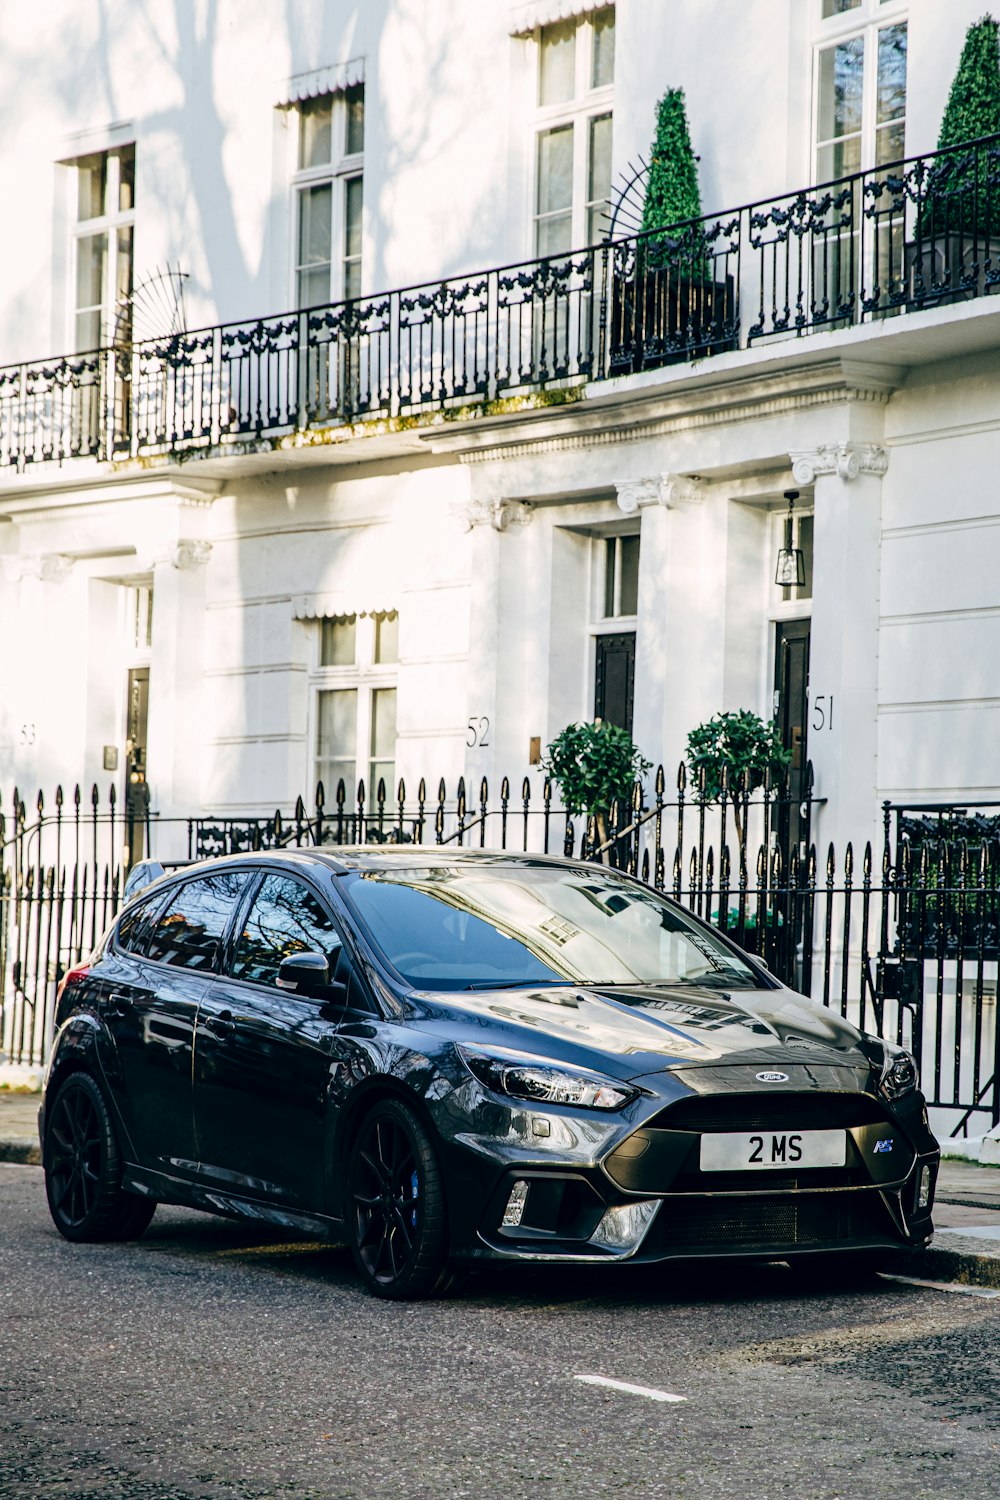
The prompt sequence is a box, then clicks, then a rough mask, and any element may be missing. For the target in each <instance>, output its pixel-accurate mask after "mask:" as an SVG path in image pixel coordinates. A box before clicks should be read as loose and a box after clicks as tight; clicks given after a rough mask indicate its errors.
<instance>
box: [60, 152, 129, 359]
mask: <svg viewBox="0 0 1000 1500" xmlns="http://www.w3.org/2000/svg"><path fill="white" fill-rule="evenodd" d="M72 165H73V167H74V169H75V173H76V218H75V223H74V235H73V239H74V245H73V250H74V278H75V295H74V302H73V309H74V326H73V342H74V347H75V348H76V349H77V350H79V351H80V352H81V353H83V352H84V351H87V350H90V349H98V348H101V347H103V346H105V345H107V344H110V343H115V344H117V345H119V346H120V345H123V344H128V343H130V342H131V337H132V322H131V297H132V283H133V268H134V260H133V237H134V222H135V146H134V145H132V146H120V147H118V148H117V149H116V150H114V151H101V152H97V153H95V154H94V155H93V156H82V157H80V158H79V159H78V160H77V161H75V162H73V164H72Z"/></svg>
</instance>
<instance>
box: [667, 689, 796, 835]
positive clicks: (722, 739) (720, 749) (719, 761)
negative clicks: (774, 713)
mask: <svg viewBox="0 0 1000 1500" xmlns="http://www.w3.org/2000/svg"><path fill="white" fill-rule="evenodd" d="M791 759H792V753H791V751H790V750H786V748H785V746H784V745H783V744H782V742H781V735H780V733H779V730H778V726H777V724H776V723H775V721H774V720H773V719H772V720H771V721H770V723H765V722H764V720H763V719H762V718H760V716H759V715H758V714H755V713H754V712H753V711H752V710H751V709H748V708H737V709H733V710H731V711H730V712H728V713H721V714H715V715H713V717H712V718H711V719H708V720H707V721H706V722H705V723H704V724H699V725H698V726H697V727H696V728H695V729H692V730H691V733H690V734H689V735H688V738H687V763H688V767H689V768H690V771H691V775H692V777H693V778H694V781H695V785H696V786H697V787H698V788H699V790H700V795H701V796H702V797H703V798H704V800H705V801H706V802H720V801H721V800H722V799H723V797H724V796H728V797H729V798H730V799H731V801H732V804H733V818H734V821H735V823H736V837H737V839H738V840H739V846H740V855H741V857H742V856H744V855H745V853H746V819H745V807H744V800H743V799H744V795H745V794H752V793H753V792H755V791H757V790H758V789H759V788H760V787H761V786H763V785H764V780H765V777H767V776H770V777H772V778H774V777H777V776H781V775H782V774H783V773H784V771H785V769H786V768H787V767H788V766H789V765H790V763H791Z"/></svg>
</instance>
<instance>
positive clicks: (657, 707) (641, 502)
mask: <svg viewBox="0 0 1000 1500" xmlns="http://www.w3.org/2000/svg"><path fill="white" fill-rule="evenodd" d="M616 488H617V490H618V508H619V510H621V511H623V512H624V513H625V515H635V514H636V513H638V515H639V518H640V531H639V537H640V543H639V609H638V621H637V634H636V643H635V644H636V659H635V703H634V710H633V719H632V737H633V739H634V740H635V742H636V744H637V745H638V746H639V748H640V750H642V752H643V754H644V755H646V757H647V758H648V759H650V760H652V761H653V762H654V763H656V762H659V761H660V760H663V763H664V770H665V772H666V776H667V785H668V786H672V785H673V781H674V777H675V774H676V770H677V764H676V762H677V758H678V753H675V752H676V744H675V741H676V738H677V735H676V732H675V731H676V728H677V724H678V723H685V724H686V723H687V706H686V705H687V699H688V697H689V696H690V693H691V691H692V687H693V686H695V685H694V684H693V683H692V673H691V660H690V656H689V653H688V651H687V650H686V649H685V647H684V645H683V638H684V635H685V624H684V622H687V625H688V626H689V625H690V622H691V621H692V620H696V619H698V618H699V615H700V614H701V613H702V612H703V611H702V609H701V608H700V607H699V605H698V602H697V600H696V599H695V598H693V597H691V595H692V593H693V592H696V590H697V586H698V581H699V577H700V575H699V572H698V569H697V568H696V567H693V566H692V558H691V556H690V554H691V552H692V551H694V550H697V542H696V540H695V539H694V538H693V536H692V535H691V533H693V532H694V531H695V530H696V529H697V521H698V519H699V517H697V516H696V515H695V514H693V512H694V511H695V509H696V507H698V506H699V504H700V502H701V501H702V500H703V498H704V494H705V489H704V486H703V485H702V484H701V483H700V482H699V481H697V480H694V479H689V478H686V477H685V476H683V475H678V474H658V475H656V476H654V477H652V478H647V479H639V480H628V481H624V482H622V483H619V484H618V485H617V486H616ZM692 722H693V721H692Z"/></svg>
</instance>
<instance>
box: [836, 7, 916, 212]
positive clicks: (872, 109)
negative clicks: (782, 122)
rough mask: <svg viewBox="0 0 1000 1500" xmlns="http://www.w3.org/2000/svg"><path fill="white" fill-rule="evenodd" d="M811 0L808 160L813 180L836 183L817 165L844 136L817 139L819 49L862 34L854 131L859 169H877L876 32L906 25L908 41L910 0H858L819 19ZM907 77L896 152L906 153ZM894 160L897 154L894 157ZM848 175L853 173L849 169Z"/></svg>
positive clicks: (877, 35)
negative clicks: (813, 21)
mask: <svg viewBox="0 0 1000 1500" xmlns="http://www.w3.org/2000/svg"><path fill="white" fill-rule="evenodd" d="M815 3H816V29H815V39H814V46H813V62H812V164H813V180H814V181H815V182H817V183H823V182H827V181H838V180H839V179H838V178H836V177H832V178H831V177H830V175H829V174H828V173H826V172H823V171H822V170H821V169H820V165H819V162H820V152H821V151H822V150H823V149H824V147H828V146H830V145H832V144H833V143H834V142H835V141H837V140H844V139H847V137H845V136H832V137H827V138H824V139H823V140H822V141H821V140H820V135H819V123H820V103H821V101H820V70H821V62H820V59H821V57H822V54H823V53H824V52H828V51H830V50H831V49H832V48H834V47H837V46H840V45H841V44H843V43H844V42H849V41H852V40H854V38H856V37H861V38H862V39H863V42H864V58H863V63H862V70H863V71H862V84H861V89H862V94H861V129H860V131H859V132H858V134H859V135H860V139H861V150H860V157H859V165H858V167H857V169H856V171H858V172H872V171H875V170H876V167H877V163H876V154H877V152H876V146H877V139H878V119H877V108H878V47H879V34H880V32H882V31H884V30H885V29H886V28H887V27H890V26H898V25H901V24H902V25H904V26H906V27H907V39H909V21H910V3H909V0H861V4H860V5H858V6H856V7H855V8H854V9H853V10H847V11H844V12H843V13H842V14H841V15H836V16H827V17H825V18H824V17H823V13H822V5H823V0H815ZM909 92H910V90H909V77H907V91H906V102H907V108H906V109H905V110H904V112H903V115H902V125H903V150H902V153H901V155H902V156H903V157H905V155H906V125H907V119H908V115H909ZM892 159H893V160H896V159H897V158H895V157H893V158H892ZM845 175H847V176H853V175H854V173H852V172H848V173H847V174H845Z"/></svg>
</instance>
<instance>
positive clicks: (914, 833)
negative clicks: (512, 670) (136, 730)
mask: <svg viewBox="0 0 1000 1500" xmlns="http://www.w3.org/2000/svg"><path fill="white" fill-rule="evenodd" d="M803 785H804V787H805V797H804V799H802V798H801V793H800V792H798V791H797V792H796V795H795V797H794V799H793V797H792V796H791V795H790V792H789V788H788V785H787V784H786V783H785V782H783V781H776V782H774V783H771V782H766V783H765V784H764V785H763V786H761V787H758V788H755V789H751V788H750V786H749V785H747V784H745V783H743V784H739V785H735V786H733V787H730V788H727V790H726V795H725V796H724V797H722V798H721V799H720V800H718V801H715V802H711V801H708V800H707V799H706V797H705V796H704V794H703V789H702V788H701V787H699V786H698V785H692V784H691V783H690V782H689V779H688V776H687V772H686V768H685V767H684V766H683V765H682V766H681V767H680V768H679V770H678V774H677V776H676V778H675V779H674V782H673V785H672V786H671V787H670V788H669V791H668V786H667V780H666V777H665V774H664V771H663V768H662V767H660V768H659V769H658V770H657V772H656V775H655V777H654V778H653V781H652V784H651V785H649V786H646V787H645V788H644V787H643V786H641V785H637V786H636V788H635V789H634V794H633V796H632V798H631V799H630V800H628V801H627V802H625V803H623V804H622V805H621V806H619V807H614V808H612V809H610V810H609V812H608V813H607V814H606V816H605V818H604V820H603V822H602V824H601V825H598V823H597V821H596V820H591V821H590V822H589V823H588V822H587V820H585V819H583V818H580V817H573V816H571V815H570V814H569V813H568V812H567V811H566V809H565V808H564V807H563V806H562V805H561V803H560V802H559V799H558V796H557V794H556V789H555V788H554V787H553V785H552V783H551V781H549V780H547V779H543V778H542V777H541V776H538V775H534V776H531V775H529V776H526V777H524V778H523V780H522V781H521V782H520V783H519V784H518V783H512V782H510V781H509V780H508V779H506V778H505V779H504V780H503V781H502V782H501V783H500V785H499V786H498V787H497V788H496V789H495V791H491V788H490V786H489V785H488V783H487V782H486V780H485V779H483V780H482V781H481V782H480V783H479V784H478V786H475V787H474V788H473V787H467V786H466V784H465V782H464V781H462V780H460V781H459V782H458V783H457V784H456V785H454V786H452V787H449V786H448V785H446V783H445V782H444V781H440V782H438V784H437V785H436V786H435V787H433V788H431V789H429V788H428V786H427V784H426V782H424V781H421V782H419V783H418V785H417V787H416V788H415V789H414V790H413V792H412V793H411V792H410V791H409V790H408V788H407V786H406V785H405V783H403V782H400V783H399V784H398V786H397V788H396V790H395V795H394V796H393V797H392V798H391V799H390V797H389V796H388V795H387V789H386V787H385V785H384V784H382V783H380V784H379V785H378V787H377V788H376V792H375V796H374V798H371V799H369V797H368V796H367V795H366V791H365V788H364V785H363V784H362V785H360V786H359V787H358V788H357V789H356V790H355V792H354V794H353V795H351V796H350V797H349V796H348V794H347V789H346V788H345V787H344V785H343V783H340V785H339V786H338V787H337V789H336V791H335V793H334V795H333V797H332V798H331V799H330V800H329V801H328V800H327V797H326V793H325V790H324V788H323V787H322V786H320V787H318V788H317V792H316V795H315V797H313V798H312V799H311V801H310V804H309V805H308V806H307V804H306V802H305V801H304V800H303V799H302V798H301V797H300V798H298V799H297V800H296V802H295V803H294V804H293V805H292V806H291V807H289V808H287V809H286V810H282V809H280V808H278V809H275V810H274V811H273V812H271V813H259V814H258V813H253V812H248V813H246V814H242V815H235V816H232V815H226V816H218V817H213V816H210V815H207V814H198V815H196V816H191V817H185V818H161V817H159V816H158V815H157V814H156V812H155V810H150V811H148V812H147V813H146V815H145V817H144V818H143V819H142V822H141V824H136V822H135V821H134V819H133V817H132V816H131V815H125V816H123V814H122V811H121V809H120V808H119V806H118V804H117V801H116V796H115V793H114V789H111V790H110V791H109V792H108V793H107V794H103V793H101V792H100V791H99V789H98V788H97V787H93V788H92V789H91V790H90V792H89V793H86V794H84V793H83V792H81V790H80V788H76V789H75V790H74V792H73V794H72V796H69V797H64V796H63V795H62V794H61V792H57V794H56V796H55V797H54V798H53V799H51V801H47V800H46V799H45V798H43V797H42V796H40V795H39V796H38V797H37V798H36V799H35V801H34V802H33V804H31V806H30V808H29V806H28V805H27V804H26V803H25V801H24V800H23V799H22V798H21V797H19V796H18V794H17V793H16V792H15V794H14V798H13V800H12V802H11V804H10V806H9V808H7V809H6V810H4V808H3V804H0V977H2V995H3V1000H4V1009H3V1028H2V1037H0V1058H5V1059H7V1060H9V1061H12V1062H15V1063H36V1064H37V1063H39V1062H41V1061H42V1060H43V1059H44V1056H45V1053H46V1049H47V1047H48V1045H49V1042H50V1039H51V1027H52V1015H53V1009H54V1001H55V993H56V987H57V985H58V982H59V979H60V977H61V975H62V974H63V973H64V972H65V971H66V969H68V968H69V967H71V966H72V965H73V964H75V963H79V962H80V961H81V960H83V959H85V957H86V955H87V954H88V953H89V951H90V949H91V948H92V947H93V945H94V943H95V942H96V940H97V938H98V937H99V936H100V934H101V932H102V931H103V930H104V928H105V927H106V925H107V924H108V922H110V920H111V919H112V917H113V916H114V915H115V913H116V912H117V910H118V909H119V907H120V905H121V902H122V898H123V892H124V882H125V877H126V875H127V868H128V866H127V857H128V856H127V854H126V851H128V850H132V851H136V850H140V851H141V852H142V853H143V854H145V855H148V856H152V857H155V858H157V859H158V860H160V862H161V863H164V864H166V865H168V866H169V865H172V864H182V863H185V862H187V861H189V860H196V859H199V858H202V857H205V856H208V855H216V854H225V853H238V852H244V851H247V850H253V849H265V848H282V847H303V846H309V845H333V846H336V845H340V844H349V843H359V842H361V843H365V842H367V843H385V842H394V843H414V844H424V845H431V846H437V847H441V848H456V847H470V846H476V847H487V848H503V849H511V850H528V851H533V852H550V853H555V854H564V853H565V854H575V855H578V856H582V857H584V858H590V859H595V860H604V861H606V862H609V863H612V864H614V865H617V866H619V867H621V868H623V869H626V870H628V871H629V872H630V873H632V874H634V875H636V876H638V877H639V878H640V879H642V880H644V881H646V882H647V883H649V884H652V885H654V886H655V887H657V888H658V889H661V890H665V891H667V892H668V893H669V894H671V895H673V896H674V897H675V898H676V899H677V900H678V901H680V902H681V903H683V904H684V905H685V906H687V907H688V908H689V909H690V910H692V911H694V912H696V913H697V914H698V915H699V916H701V917H703V918H704V919H705V920H706V921H708V922H710V923H712V924H713V925H715V926H717V927H719V928H720V929H722V930H724V931H726V932H728V933H729V935H730V936H731V937H733V938H735V940H736V941H737V942H739V943H741V944H742V945H743V946H744V947H746V948H747V949H749V950H750V951H751V952H755V953H757V954H758V955H759V956H760V957H762V958H763V959H764V960H765V962H766V963H767V964H768V965H769V967H770V968H771V969H772V970H773V971H774V973H776V974H777V975H778V977H779V978H781V979H783V980H784V981H786V982H787V983H788V984H790V985H791V986H793V987H794V988H795V989H798V990H800V991H802V992H803V993H805V994H807V995H811V996H812V997H813V998H814V999H816V1000H818V1001H820V1002H821V1003H822V1004H824V1005H826V1006H828V1007H830V1008H831V1009H834V1010H836V1011H837V1012H838V1013H840V1014H842V1015H845V1016H847V1017H849V1018H850V1019H851V1020H853V1021H855V1022H857V1023H858V1024H860V1025H862V1026H864V1027H866V1028H868V1029H869V1030H873V1031H877V1032H879V1033H880V1034H881V1035H883V1036H885V1037H886V1038H888V1039H890V1040H893V1041H896V1042H900V1043H903V1044H904V1045H906V1046H909V1047H910V1048H912V1050H913V1051H914V1053H915V1055H916V1057H917V1060H918V1062H919V1064H920V1068H921V1078H922V1082H923V1087H924V1090H925V1092H926V1094H927V1096H928V1100H929V1103H930V1104H931V1106H932V1107H933V1108H934V1109H936V1110H938V1111H940V1112H941V1113H940V1114H939V1115H938V1116H937V1117H936V1118H937V1123H938V1128H939V1129H945V1128H946V1129H948V1130H951V1131H952V1132H953V1133H956V1134H958V1133H964V1132H967V1131H968V1130H969V1129H970V1128H973V1129H980V1130H981V1129H982V1128H985V1127H987V1126H988V1125H990V1124H995V1123H997V1122H998V1121H1000V1026H998V1022H997V980H998V970H1000V940H998V932H1000V839H998V837H997V836H996V829H995V828H994V825H993V823H992V821H990V816H989V815H988V814H987V813H985V812H982V811H975V810H973V811H972V812H970V811H969V810H968V809H961V810H959V809H950V810H946V809H940V808H935V809H929V810H920V809H909V808H894V807H892V806H890V805H889V804H886V805H885V807H884V813H883V827H882V831H881V835H880V838H879V839H878V840H877V841H866V842H865V843H864V844H863V845H861V846H858V847H855V846H854V845H852V844H850V843H849V844H847V845H846V846H845V847H844V848H843V849H842V850H835V849H834V848H833V846H832V845H830V846H827V847H825V848H817V845H816V843H815V841H814V840H813V838H812V826H811V819H812V811H813V806H814V803H813V799H812V797H811V794H810V790H809V789H810V787H811V776H810V775H809V772H808V768H807V771H806V774H805V776H804V779H803Z"/></svg>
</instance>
